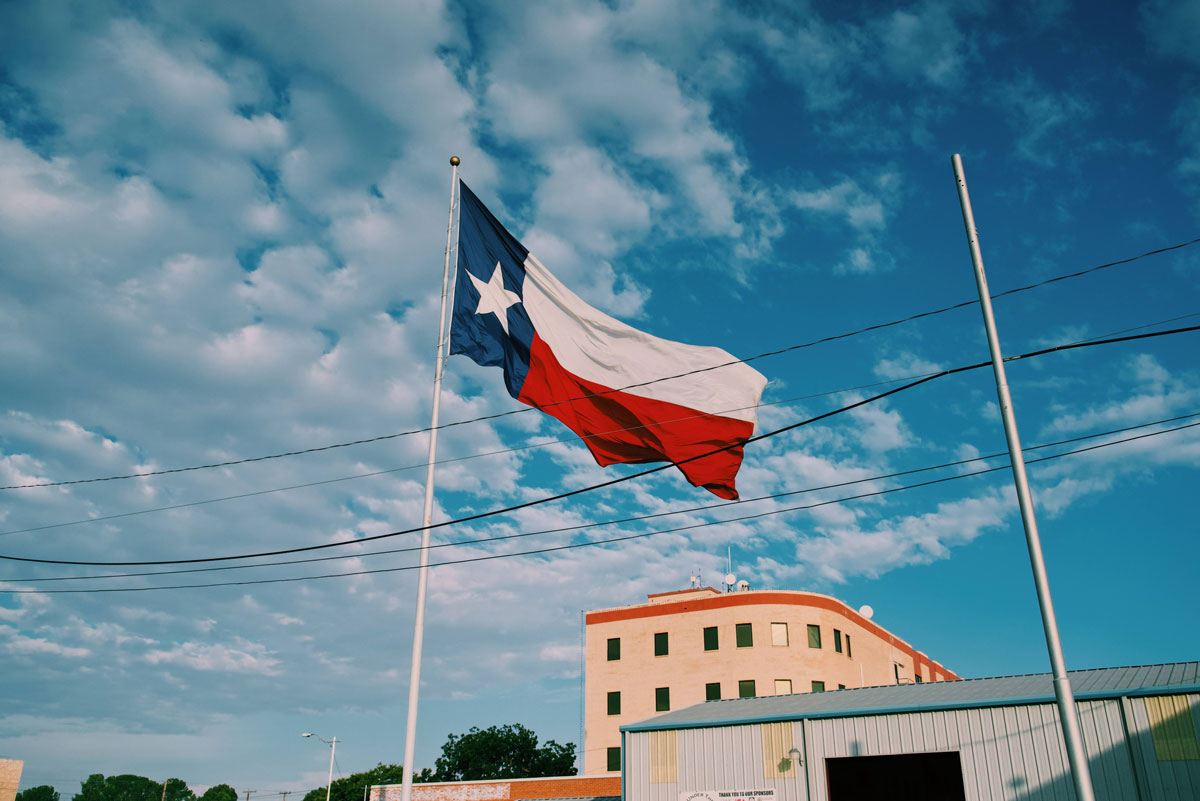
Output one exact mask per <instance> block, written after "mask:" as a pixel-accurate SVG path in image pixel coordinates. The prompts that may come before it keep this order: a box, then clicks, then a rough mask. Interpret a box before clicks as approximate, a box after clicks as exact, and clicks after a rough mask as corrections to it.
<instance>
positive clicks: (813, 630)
mask: <svg viewBox="0 0 1200 801" xmlns="http://www.w3.org/2000/svg"><path fill="white" fill-rule="evenodd" d="M808 647H809V648H820V647H821V627H820V626H818V625H815V624H813V623H809V624H808Z"/></svg>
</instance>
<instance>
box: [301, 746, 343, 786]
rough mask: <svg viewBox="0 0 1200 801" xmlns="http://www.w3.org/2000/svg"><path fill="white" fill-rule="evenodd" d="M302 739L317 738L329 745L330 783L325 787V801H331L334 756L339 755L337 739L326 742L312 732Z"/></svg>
mask: <svg viewBox="0 0 1200 801" xmlns="http://www.w3.org/2000/svg"><path fill="white" fill-rule="evenodd" d="M300 736H301V737H316V738H317V739H318V740H320V741H321V742H323V743H328V744H329V781H328V783H326V785H325V801H329V794H330V793H331V792H332V791H333V755H334V754H336V753H337V737H334V738H333V739H332V740H326V739H325V738H324V737H322V736H321V735H319V734H314V733H313V732H311V731H306V732H304V733H303V734H301V735H300Z"/></svg>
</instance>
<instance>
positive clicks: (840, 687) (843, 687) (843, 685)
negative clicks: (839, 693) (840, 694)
mask: <svg viewBox="0 0 1200 801" xmlns="http://www.w3.org/2000/svg"><path fill="white" fill-rule="evenodd" d="M838 689H839V690H844V689H846V685H845V684H839V685H838Z"/></svg>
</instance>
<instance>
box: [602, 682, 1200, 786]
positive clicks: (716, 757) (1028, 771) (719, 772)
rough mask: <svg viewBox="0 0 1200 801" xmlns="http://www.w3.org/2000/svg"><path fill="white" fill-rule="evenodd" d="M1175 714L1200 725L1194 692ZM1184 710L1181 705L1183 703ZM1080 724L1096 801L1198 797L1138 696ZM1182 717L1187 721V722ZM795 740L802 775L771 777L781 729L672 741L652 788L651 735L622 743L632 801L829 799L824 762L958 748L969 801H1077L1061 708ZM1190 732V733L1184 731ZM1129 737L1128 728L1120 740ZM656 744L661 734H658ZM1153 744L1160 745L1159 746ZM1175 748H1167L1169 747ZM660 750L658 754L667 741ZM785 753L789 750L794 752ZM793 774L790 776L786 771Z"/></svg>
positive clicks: (815, 731) (799, 730) (1198, 779)
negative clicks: (732, 795)
mask: <svg viewBox="0 0 1200 801" xmlns="http://www.w3.org/2000/svg"><path fill="white" fill-rule="evenodd" d="M1179 698H1185V699H1186V701H1182V702H1178V703H1175V705H1174V706H1171V707H1170V708H1172V709H1183V710H1184V714H1186V713H1187V712H1188V711H1190V714H1191V719H1190V722H1191V723H1192V724H1193V726H1195V725H1197V721H1200V696H1196V695H1191V696H1180V697H1179ZM1180 703H1182V704H1183V706H1180ZM1078 708H1079V714H1080V726H1081V730H1082V732H1083V738H1084V743H1085V747H1086V749H1087V754H1088V758H1089V762H1090V767H1091V774H1092V783H1093V785H1094V786H1095V789H1096V798H1097V799H1098V800H1099V801H1133V800H1134V799H1143V801H1200V760H1195V759H1188V758H1181V757H1187V756H1188V755H1189V754H1188V752H1186V751H1184V752H1181V751H1179V750H1178V748H1177V747H1176V746H1175V745H1170V746H1168V745H1166V744H1165V743H1164V740H1163V737H1164V736H1165V735H1164V732H1167V734H1169V735H1170V736H1172V737H1177V736H1178V735H1177V734H1174V732H1175V731H1176V729H1178V727H1179V725H1180V724H1179V719H1178V717H1177V718H1176V719H1175V724H1173V725H1174V726H1175V728H1172V729H1170V730H1169V731H1168V730H1167V729H1166V728H1164V726H1163V725H1162V723H1161V721H1155V729H1154V730H1152V727H1151V715H1152V714H1161V713H1160V712H1157V711H1156V710H1159V709H1161V708H1162V706H1161V705H1155V704H1154V703H1153V702H1152V704H1151V707H1150V709H1151V711H1150V712H1149V713H1148V712H1147V703H1146V700H1145V699H1132V700H1131V699H1127V698H1123V699H1112V700H1104V701H1082V702H1079V704H1078ZM1188 722H1189V721H1188V720H1187V719H1186V718H1185V719H1184V720H1183V723H1184V724H1186V723H1188ZM789 725H790V726H791V727H792V730H791V733H792V742H794V743H795V745H796V746H797V747H798V748H799V749H800V750H801V752H803V753H804V763H805V767H804V768H802V769H801V770H800V771H799V775H796V776H785V775H782V774H781V773H776V774H775V775H774V776H772V775H770V771H768V770H766V768H765V766H769V765H776V766H779V767H786V764H785V763H783V762H781V761H780V760H782V758H783V757H785V756H786V754H779V755H778V757H779V759H777V758H776V756H775V755H773V754H767V753H766V752H765V750H764V746H766V747H767V748H768V749H769V748H770V747H771V746H770V744H771V743H774V744H775V747H774V750H783V749H782V744H783V743H785V742H787V737H786V736H785V734H784V733H783V732H781V731H780V730H779V724H767V725H766V729H764V726H761V725H746V726H722V727H713V728H700V729H681V730H678V731H675V732H673V734H674V736H675V737H676V738H677V742H676V746H677V751H676V753H677V759H678V763H677V766H676V775H674V776H672V775H670V774H664V773H663V771H662V770H661V769H659V770H658V771H657V772H656V778H658V779H670V778H675V779H676V781H658V782H655V783H651V782H650V781H649V776H650V747H649V743H650V733H646V732H631V733H629V734H627V735H626V747H627V748H628V754H627V760H628V761H627V767H626V769H627V773H626V779H625V792H626V798H627V801H677V799H678V794H679V793H680V792H685V791H687V792H690V791H694V790H735V789H737V790H743V789H768V788H774V789H775V791H776V794H777V799H778V801H808V798H807V793H806V785H807V786H808V787H809V789H810V790H811V793H812V799H813V801H827V799H828V787H827V786H826V772H825V759H826V758H829V757H844V756H876V755H885V754H904V753H920V752H927V751H958V752H959V755H960V759H961V762H962V770H963V783H964V785H965V789H966V797H967V799H968V801H1001V800H1003V801H1009V799H1012V800H1013V801H1016V800H1017V799H1020V801H1072V800H1073V799H1074V797H1075V792H1074V787H1073V785H1072V783H1071V781H1070V778H1069V777H1068V775H1067V761H1066V752H1065V749H1064V747H1063V745H1062V737H1061V735H1060V734H1059V723H1058V710H1057V708H1056V707H1055V706H1054V705H1053V704H1035V705H1027V706H1011V707H989V708H982V709H959V710H944V711H930V712H910V713H902V714H894V715H871V716H862V717H846V718H827V719H818V720H809V721H798V722H795V723H791V724H789ZM1184 728H1186V726H1184ZM1126 730H1128V732H1129V737H1128V739H1127V738H1126V734H1125V732H1126ZM656 734H658V735H659V736H660V737H661V735H662V734H667V732H661V733H656ZM1156 737H1157V738H1158V739H1157V745H1158V747H1157V749H1156ZM1172 742H1174V741H1172ZM657 747H658V748H659V749H660V750H661V748H662V744H661V743H658V744H657ZM789 747H790V745H789ZM793 772H794V771H793Z"/></svg>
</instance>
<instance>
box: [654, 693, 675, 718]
mask: <svg viewBox="0 0 1200 801" xmlns="http://www.w3.org/2000/svg"><path fill="white" fill-rule="evenodd" d="M670 708H671V688H670V687H658V688H656V689H655V690H654V711H655V712H666V711H668V710H670Z"/></svg>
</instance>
